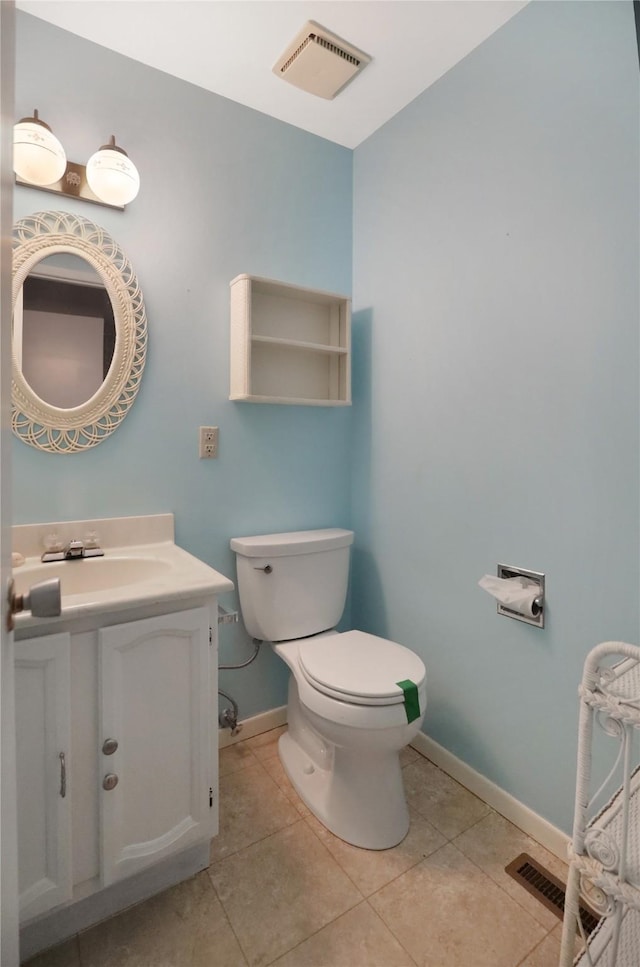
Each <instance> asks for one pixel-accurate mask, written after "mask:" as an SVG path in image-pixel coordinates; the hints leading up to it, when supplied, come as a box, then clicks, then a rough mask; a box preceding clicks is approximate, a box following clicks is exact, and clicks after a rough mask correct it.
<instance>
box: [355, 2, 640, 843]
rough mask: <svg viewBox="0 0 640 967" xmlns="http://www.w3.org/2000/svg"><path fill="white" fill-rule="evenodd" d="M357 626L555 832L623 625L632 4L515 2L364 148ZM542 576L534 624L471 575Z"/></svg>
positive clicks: (628, 537)
mask: <svg viewBox="0 0 640 967" xmlns="http://www.w3.org/2000/svg"><path fill="white" fill-rule="evenodd" d="M354 185H355V189H354V212H355V215H354V236H355V250H354V251H355V259H354V306H355V308H356V309H357V310H358V312H357V313H356V316H355V323H354V346H355V349H354V357H355V367H356V369H355V406H354V463H353V466H354V476H353V487H354V490H353V517H352V524H353V527H354V529H355V531H356V533H357V535H358V545H357V551H356V555H355V582H354V590H353V594H352V616H353V621H354V624H355V625H356V626H358V627H361V628H365V629H368V630H371V631H373V632H377V633H379V634H382V635H388V636H389V637H391V638H394V639H396V640H398V641H401V642H403V643H405V644H407V645H409V646H410V647H412V648H414V649H415V650H416V651H418V652H419V653H420V654H421V655H422V656H423V658H424V660H425V662H426V664H427V666H428V675H429V707H428V711H427V717H426V720H425V725H424V730H425V731H426V732H427V733H428V734H429V735H431V736H432V737H433V738H435V739H436V740H437V741H438V742H440V743H441V744H442V745H444V746H446V748H448V749H450V750H451V751H452V752H453V753H455V754H456V755H457V756H459V757H460V758H462V759H463V760H464V761H466V762H467V763H469V764H470V765H471V766H473V767H474V768H475V769H477V770H478V771H479V772H481V773H483V774H484V775H486V776H488V777H489V778H490V779H492V780H493V781H495V782H496V783H497V784H498V785H499V786H501V787H503V788H504V789H506V790H508V791H509V792H511V793H512V794H513V795H515V796H516V797H517V798H518V799H520V800H521V801H523V802H524V803H526V804H528V805H529V806H530V807H531V808H532V809H534V810H535V811H536V812H538V813H540V814H542V815H543V816H545V817H547V818H548V819H549V820H551V821H552V822H554V823H556V824H557V825H559V826H562V827H564V829H569V828H570V818H571V810H572V802H573V784H574V776H575V736H576V726H577V719H576V711H577V709H576V688H577V684H578V681H579V679H580V675H581V666H582V663H583V659H584V656H585V654H586V652H587V651H588V650H589V649H590V648H591V647H592V646H593V645H595V644H596V643H597V642H599V641H601V640H606V639H621V640H628V641H632V642H637V641H638V639H639V631H640V629H639V599H638V587H639V584H638V577H639V575H638V552H639V546H640V544H639V522H638V502H639V487H638V484H639V480H638V386H639V378H638V318H639V308H638V265H639V252H638V224H639V212H638V55H637V49H636V41H635V33H634V23H633V12H632V5H631V3H627V2H625V3H617V2H613V3H609V2H605V3H590V2H587V3H583V2H569V3H563V2H555V3H532V4H530V5H529V6H528V7H526V8H525V9H524V10H523V11H522V12H521V13H519V14H518V15H517V16H516V17H515V18H514V19H513V20H511V21H510V22H509V23H508V24H507V25H506V26H505V27H503V28H502V29H501V30H499V31H498V32H497V33H496V34H494V35H493V36H492V37H491V38H490V39H489V40H487V41H486V42H485V43H484V44H482V45H481V46H480V47H479V48H477V49H476V50H475V51H474V52H472V53H471V54H470V55H469V56H468V57H467V58H466V59H465V60H464V61H462V62H461V63H460V64H459V65H457V66H456V67H455V68H454V69H453V70H451V71H450V72H449V73H448V74H446V75H445V76H444V77H443V78H442V79H441V80H440V81H439V82H438V83H436V84H435V85H434V86H433V87H432V88H430V89H429V90H427V91H426V92H425V93H423V94H422V95H421V96H420V97H418V98H417V99H416V100H415V101H413V102H412V103H411V104H410V105H409V106H408V107H407V108H406V109H405V110H404V111H402V112H401V113H400V114H399V115H397V116H396V117H395V118H394V119H392V120H391V121H390V122H389V123H387V124H386V125H385V126H384V127H383V128H382V129H381V130H379V131H378V132H377V133H376V134H374V135H373V136H372V137H371V138H369V140H368V141H366V142H365V143H364V144H363V145H361V146H360V147H359V148H357V149H356V151H355V165H354ZM497 562H502V563H506V564H514V565H520V566H522V567H526V568H531V569H534V570H540V571H544V572H546V576H547V587H548V609H547V625H546V628H545V629H544V630H543V631H540V630H536V629H533V628H531V627H529V626H527V625H525V624H521V623H518V622H516V621H512V620H509V619H507V618H503V617H498V616H497V615H496V610H495V602H494V601H493V599H491V598H489V597H488V595H486V594H485V593H484V592H482V591H481V590H480V589H479V588H478V587H477V581H478V579H479V578H480V577H481V576H482V575H483V574H484V573H485V572H489V573H495V567H496V563H497Z"/></svg>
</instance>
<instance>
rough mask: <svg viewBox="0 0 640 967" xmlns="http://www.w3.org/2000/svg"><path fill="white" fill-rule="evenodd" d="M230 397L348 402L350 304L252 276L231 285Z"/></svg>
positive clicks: (302, 402) (258, 400) (315, 403)
mask: <svg viewBox="0 0 640 967" xmlns="http://www.w3.org/2000/svg"><path fill="white" fill-rule="evenodd" d="M230 347H231V361H230V362H231V367H230V376H231V378H230V393H229V398H230V399H232V400H241V401H244V402H251V403H290V404H299V405H308V406H347V405H349V404H350V403H351V302H350V299H349V298H348V297H346V296H342V295H336V294H334V293H330V292H323V291H320V290H317V289H303V288H300V287H299V286H294V285H289V284H288V283H284V282H276V281H274V280H271V279H263V278H258V277H256V276H250V275H239V276H237V277H236V278H235V279H233V280H232V282H231V340H230Z"/></svg>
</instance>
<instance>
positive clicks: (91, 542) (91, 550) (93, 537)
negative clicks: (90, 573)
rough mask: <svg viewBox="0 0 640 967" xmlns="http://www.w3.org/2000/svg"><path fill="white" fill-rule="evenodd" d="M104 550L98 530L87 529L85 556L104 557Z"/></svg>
mask: <svg viewBox="0 0 640 967" xmlns="http://www.w3.org/2000/svg"><path fill="white" fill-rule="evenodd" d="M103 556H104V551H103V550H102V548H101V547H100V535H99V534H98V532H97V531H87V533H86V534H85V536H84V551H83V557H103Z"/></svg>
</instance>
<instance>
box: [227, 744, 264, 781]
mask: <svg viewBox="0 0 640 967" xmlns="http://www.w3.org/2000/svg"><path fill="white" fill-rule="evenodd" d="M255 764H256V757H255V756H254V754H253V752H252V751H251V749H250V748H249V747H248V746H247V744H246V742H238V743H237V745H228V746H227V747H226V749H220V752H219V754H218V774H219V776H221V777H222V776H228V775H231V773H232V772H240V770H241V769H246V768H247V766H254V765H255Z"/></svg>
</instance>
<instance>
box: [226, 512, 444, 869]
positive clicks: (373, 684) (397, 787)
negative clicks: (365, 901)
mask: <svg viewBox="0 0 640 967" xmlns="http://www.w3.org/2000/svg"><path fill="white" fill-rule="evenodd" d="M353 536H354V535H353V532H352V531H348V530H341V529H338V528H330V529H324V530H313V531H297V532H293V533H287V534H266V535H262V536H259V537H236V538H233V539H232V541H231V549H232V550H233V551H235V553H236V560H237V573H238V591H239V595H240V609H241V612H242V618H243V621H244V624H245V627H246V629H247V631H248V633H249V634H250V635H251V636H252V637H253V638H257V639H260V640H262V641H267V642H270V643H271V645H272V647H273V650H274V651H275V653H276V654H277V655H279V657H280V658H282V660H283V661H284V662H285V663H286V664H287V665H288V666H289V669H290V671H291V675H290V678H289V698H288V708H287V718H288V731H287V732H285V733H284V734H283V735H282V736H281V737H280V740H279V742H278V752H279V755H280V760H281V762H282V765H283V766H284V769H285V771H286V773H287V775H288V777H289V779H290V780H291V782H292V784H293V786H294V788H295V789H296V791H297V793H298V794H299V796H300V797H301V799H302V800H303V802H304V803H305V804H306V805H307V806H308V808H309V809H310V810H311V812H312V813H313V814H314V815H315V816H316V817H317V818H318V819H319V820H320V822H321V823H323V824H324V825H325V826H326V827H327V829H329V830H331V832H332V833H335V835H336V836H339V837H340V838H341V839H343V840H345V841H346V842H347V843H352V844H353V845H354V846H360V847H363V848H365V849H376V850H378V849H388V848H389V847H391V846H395V845H396V844H397V843H399V842H400V841H401V840H402V839H403V838H404V837H405V835H406V833H407V831H408V829H409V812H408V809H407V803H406V799H405V795H404V787H403V782H402V772H401V769H400V759H399V754H400V750H401V749H403V748H404V747H405V746H406V745H408V743H409V742H411V740H412V739H413V738H414V736H415V735H416V734H417V732H418V731H419V729H420V726H421V725H422V721H423V719H424V713H425V707H426V670H425V667H424V664H423V663H422V661H421V659H420V658H419V657H418V656H417V655H416V654H414V652H412V651H410V650H409V649H408V648H405V647H404V646H403V645H399V644H396V643H395V642H393V641H388V640H387V639H385V638H378V637H377V636H376V635H370V634H367V633H365V632H363V631H344V632H338V631H336V630H335V627H336V625H337V624H338V622H339V620H340V618H341V616H342V612H343V610H344V605H345V601H346V595H347V584H348V578H349V554H350V547H351V544H352V543H353Z"/></svg>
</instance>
